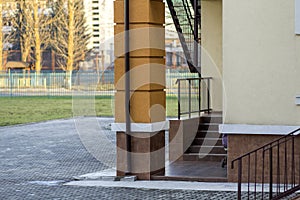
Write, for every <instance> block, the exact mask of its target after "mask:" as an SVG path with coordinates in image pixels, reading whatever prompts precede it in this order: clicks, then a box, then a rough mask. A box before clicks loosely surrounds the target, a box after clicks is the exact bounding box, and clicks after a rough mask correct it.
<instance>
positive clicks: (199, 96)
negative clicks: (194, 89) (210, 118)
mask: <svg viewBox="0 0 300 200" xmlns="http://www.w3.org/2000/svg"><path fill="white" fill-rule="evenodd" d="M201 101H202V99H201V78H199V81H198V108H199V109H198V110H199V116H200V114H201Z"/></svg>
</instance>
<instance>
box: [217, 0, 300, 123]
mask: <svg viewBox="0 0 300 200" xmlns="http://www.w3.org/2000/svg"><path fill="white" fill-rule="evenodd" d="M294 9H295V8H294V0H284V1H282V0H264V1H261V0H251V1H248V0H230V1H224V2H223V80H224V85H225V94H224V96H223V97H224V120H225V121H224V123H233V124H270V125H300V106H296V105H295V96H296V95H299V94H300V36H297V35H295V26H294V23H295V11H294Z"/></svg>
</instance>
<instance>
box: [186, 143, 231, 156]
mask: <svg viewBox="0 0 300 200" xmlns="http://www.w3.org/2000/svg"><path fill="white" fill-rule="evenodd" d="M187 153H208V154H226V151H225V149H224V147H223V146H204V145H192V146H190V147H189V148H188V150H187Z"/></svg>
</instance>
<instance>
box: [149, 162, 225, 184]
mask: <svg viewBox="0 0 300 200" xmlns="http://www.w3.org/2000/svg"><path fill="white" fill-rule="evenodd" d="M152 179H153V180H177V181H201V182H227V169H226V167H225V168H222V167H221V162H212V161H176V162H173V163H171V164H169V165H168V166H166V172H165V174H164V175H153V176H152Z"/></svg>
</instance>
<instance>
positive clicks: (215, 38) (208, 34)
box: [201, 0, 223, 111]
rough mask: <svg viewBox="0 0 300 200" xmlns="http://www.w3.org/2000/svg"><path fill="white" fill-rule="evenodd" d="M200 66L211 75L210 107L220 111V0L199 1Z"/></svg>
mask: <svg viewBox="0 0 300 200" xmlns="http://www.w3.org/2000/svg"><path fill="white" fill-rule="evenodd" d="M201 15H202V17H201V20H202V21H201V45H202V48H201V66H202V76H203V77H213V80H212V92H211V94H212V108H213V109H214V110H215V111H222V110H223V108H222V62H223V61H222V0H213V1H201Z"/></svg>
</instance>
